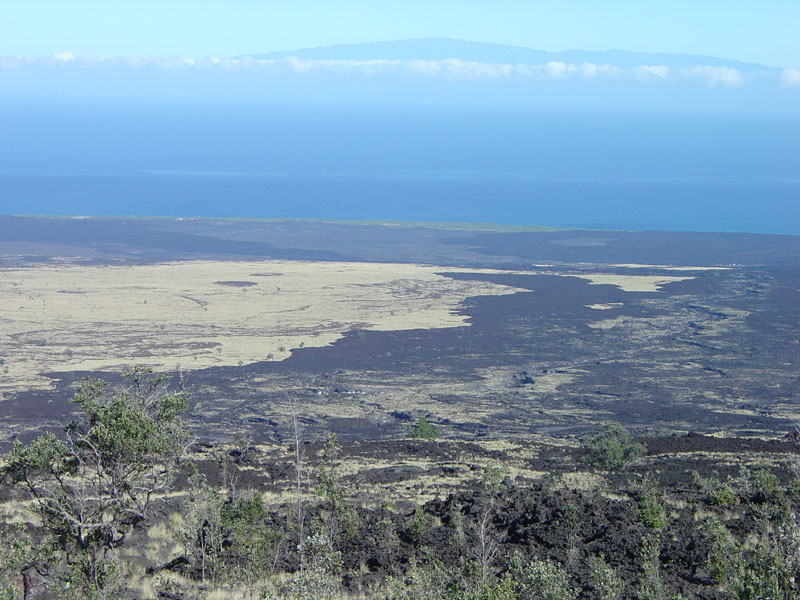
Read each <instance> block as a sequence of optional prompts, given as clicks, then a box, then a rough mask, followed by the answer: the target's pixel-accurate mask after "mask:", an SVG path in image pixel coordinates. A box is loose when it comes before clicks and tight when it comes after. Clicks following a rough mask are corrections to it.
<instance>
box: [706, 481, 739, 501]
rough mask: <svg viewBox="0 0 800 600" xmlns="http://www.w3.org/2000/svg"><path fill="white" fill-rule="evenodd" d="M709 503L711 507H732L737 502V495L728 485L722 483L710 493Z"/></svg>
mask: <svg viewBox="0 0 800 600" xmlns="http://www.w3.org/2000/svg"><path fill="white" fill-rule="evenodd" d="M707 502H708V503H709V504H710V505H711V506H730V505H731V504H734V503H735V502H736V493H735V492H734V491H733V488H732V487H731V486H730V485H728V484H727V483H720V484H719V485H718V486H716V487H715V488H714V489H712V490H711V491H710V492H709V494H708V498H707Z"/></svg>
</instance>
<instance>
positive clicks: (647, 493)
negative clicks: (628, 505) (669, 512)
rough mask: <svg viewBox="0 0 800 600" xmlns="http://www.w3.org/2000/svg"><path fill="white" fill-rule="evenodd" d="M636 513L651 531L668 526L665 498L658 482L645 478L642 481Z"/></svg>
mask: <svg viewBox="0 0 800 600" xmlns="http://www.w3.org/2000/svg"><path fill="white" fill-rule="evenodd" d="M639 485H640V491H639V499H638V501H637V506H636V512H637V514H638V515H639V520H640V521H641V522H642V524H643V525H645V526H646V527H649V528H650V529H662V528H663V527H664V526H665V525H666V524H667V516H666V514H665V512H664V498H663V493H662V492H661V489H660V488H659V486H658V482H657V481H655V480H653V479H651V478H650V477H649V476H645V477H644V479H642V482H641V483H640V484H639Z"/></svg>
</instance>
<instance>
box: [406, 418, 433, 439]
mask: <svg viewBox="0 0 800 600" xmlns="http://www.w3.org/2000/svg"><path fill="white" fill-rule="evenodd" d="M408 435H409V436H411V437H412V438H419V439H422V440H433V439H436V438H438V437H440V434H439V430H438V429H436V427H434V426H433V425H431V424H430V423H429V422H428V419H426V418H425V417H419V418H418V419H417V422H416V423H415V424H414V426H412V427H411V428H410V429H409V432H408Z"/></svg>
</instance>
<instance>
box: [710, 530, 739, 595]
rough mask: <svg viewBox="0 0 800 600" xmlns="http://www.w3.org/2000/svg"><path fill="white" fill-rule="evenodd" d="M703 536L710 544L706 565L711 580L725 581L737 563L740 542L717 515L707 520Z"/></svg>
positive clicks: (717, 582)
mask: <svg viewBox="0 0 800 600" xmlns="http://www.w3.org/2000/svg"><path fill="white" fill-rule="evenodd" d="M703 536H704V537H705V538H706V542H707V543H708V546H709V550H708V556H707V557H706V565H705V566H706V569H707V570H708V573H709V575H710V576H711V580H712V581H713V582H714V583H716V584H722V583H725V582H726V581H727V580H728V576H729V575H730V573H731V572H732V570H733V569H734V568H735V566H736V564H737V561H738V557H739V548H738V544H737V543H736V540H735V539H734V538H733V536H732V535H731V534H730V533H729V532H728V530H727V528H726V527H725V525H724V523H722V521H720V520H719V519H718V518H717V517H711V518H709V519H707V520H706V521H705V523H704V528H703Z"/></svg>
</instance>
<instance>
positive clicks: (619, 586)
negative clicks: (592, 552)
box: [592, 556, 625, 600]
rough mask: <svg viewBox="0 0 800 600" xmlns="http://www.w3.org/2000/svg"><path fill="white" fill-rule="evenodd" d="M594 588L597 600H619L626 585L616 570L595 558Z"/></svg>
mask: <svg viewBox="0 0 800 600" xmlns="http://www.w3.org/2000/svg"><path fill="white" fill-rule="evenodd" d="M592 587H593V588H594V592H595V598H597V600H617V599H618V598H620V597H621V596H622V591H623V590H624V589H625V584H624V582H623V581H622V577H620V576H619V573H617V571H616V569H614V568H613V567H611V566H609V565H608V564H607V563H606V561H604V560H603V559H602V558H600V557H599V556H595V557H593V558H592Z"/></svg>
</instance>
